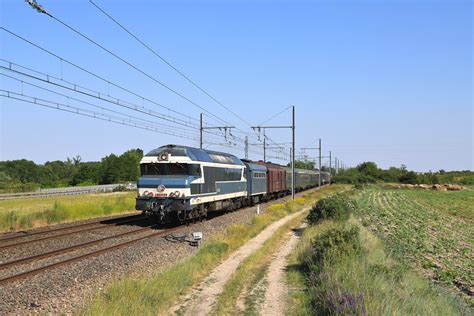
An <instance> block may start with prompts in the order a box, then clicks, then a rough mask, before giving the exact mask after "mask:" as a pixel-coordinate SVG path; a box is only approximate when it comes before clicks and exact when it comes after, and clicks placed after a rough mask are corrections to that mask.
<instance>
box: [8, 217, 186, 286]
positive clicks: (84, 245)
mask: <svg viewBox="0 0 474 316" xmlns="http://www.w3.org/2000/svg"><path fill="white" fill-rule="evenodd" d="M179 228H181V226H177V227H173V228H170V229H164V230H159V231H154V232H153V233H151V234H146V235H144V236H140V237H137V238H134V239H131V240H126V241H122V242H119V243H116V244H113V245H110V246H106V247H104V248H100V249H98V250H93V251H88V252H86V253H84V254H80V255H76V256H73V257H70V258H66V259H63V260H60V261H56V262H53V263H49V264H45V265H40V266H39V267H35V268H33V269H30V270H26V271H22V272H19V273H16V272H15V273H13V274H10V275H8V276H5V277H3V278H1V279H0V285H4V284H7V283H10V282H14V281H17V280H21V279H24V278H27V277H30V276H34V275H36V274H39V273H41V272H44V271H47V270H51V269H54V268H58V267H61V266H64V265H67V264H70V263H74V262H78V261H80V260H84V259H87V258H92V257H95V256H98V255H101V254H103V253H106V252H109V251H113V250H115V249H119V248H123V247H126V246H128V245H131V244H133V243H136V242H139V241H142V240H144V239H148V238H152V237H160V236H166V235H168V234H170V233H171V232H173V231H175V230H177V229H179ZM146 231H153V228H152V227H151V226H150V227H144V228H140V229H135V230H132V231H128V232H125V233H120V234H117V235H113V236H108V237H105V238H101V239H97V240H93V241H90V242H85V243H80V244H77V245H73V246H70V247H66V248H62V249H57V250H53V251H50V252H46V253H41V254H37V255H34V256H29V257H25V258H21V259H16V260H12V261H9V262H6V263H3V264H1V265H0V270H7V269H9V268H17V267H18V266H21V265H24V264H27V263H32V262H36V261H39V260H42V259H44V258H52V257H55V256H59V255H61V254H66V253H69V252H72V251H75V250H79V249H85V248H87V247H90V246H93V245H97V244H100V243H102V242H105V241H107V240H113V239H117V238H121V237H125V236H130V235H135V234H140V233H143V232H146Z"/></svg>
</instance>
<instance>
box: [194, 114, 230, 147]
mask: <svg viewBox="0 0 474 316" xmlns="http://www.w3.org/2000/svg"><path fill="white" fill-rule="evenodd" d="M199 117H200V119H199V148H201V149H202V145H203V144H204V141H203V132H204V130H205V129H219V130H224V133H225V137H226V139H227V130H231V129H232V128H235V126H210V127H204V120H203V114H202V113H201V115H200V116H199Z"/></svg>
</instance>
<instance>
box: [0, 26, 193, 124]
mask: <svg viewBox="0 0 474 316" xmlns="http://www.w3.org/2000/svg"><path fill="white" fill-rule="evenodd" d="M0 29H1V30H3V31H5V32H7V33H8V34H10V35H12V36H14V37H16V38H18V39H20V40H22V41H24V42H25V43H27V44H29V45H31V46H33V47H36V48H37V49H39V50H41V51H43V52H45V53H47V54H48V55H51V56H53V57H55V58H57V59H58V60H60V61H61V62H65V63H67V64H69V65H71V66H73V67H74V68H76V69H79V70H81V71H82V72H85V73H87V74H88V75H91V76H93V77H94V78H97V79H99V80H101V81H103V82H105V83H107V84H109V85H112V86H114V87H116V88H118V89H120V90H123V91H125V92H127V93H129V94H132V95H134V96H136V97H138V98H140V99H142V100H146V101H148V102H150V103H152V104H155V105H157V106H159V107H161V108H164V109H166V110H168V111H170V112H173V113H176V114H179V115H182V116H184V117H187V118H189V119H190V120H195V121H199V120H198V119H196V118H195V117H192V116H189V115H187V114H184V113H181V112H178V111H176V110H174V109H172V108H169V107H167V106H164V105H162V104H160V103H158V102H155V101H153V100H150V99H148V98H146V97H144V96H141V95H140V94H138V93H136V92H133V91H131V90H129V89H127V88H125V87H123V86H121V85H119V84H116V83H114V82H113V81H111V80H109V79H106V78H105V77H102V76H100V75H97V74H96V73H94V72H92V71H91V70H88V69H86V68H84V67H82V66H79V65H77V64H75V63H73V62H71V61H69V60H68V59H66V58H64V57H62V56H59V55H57V54H55V53H53V52H51V51H49V50H47V49H46V48H44V47H42V46H40V45H38V44H35V43H33V42H32V41H30V40H28V39H26V38H24V37H22V36H20V35H18V34H16V33H14V32H12V31H10V30H7V29H6V28H4V27H1V26H0ZM60 80H62V79H60Z"/></svg>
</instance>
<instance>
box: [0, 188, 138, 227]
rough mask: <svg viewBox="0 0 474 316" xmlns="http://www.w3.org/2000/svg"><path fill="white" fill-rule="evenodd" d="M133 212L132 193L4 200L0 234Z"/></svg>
mask: <svg viewBox="0 0 474 316" xmlns="http://www.w3.org/2000/svg"><path fill="white" fill-rule="evenodd" d="M134 209H135V193H134V192H129V193H110V194H94V195H76V196H58V197H49V198H35V199H18V200H6V201H0V231H9V230H10V231H11V230H20V229H27V228H32V227H40V226H46V225H51V224H57V223H63V222H69V221H76V220H83V219H90V218H94V217H101V216H107V215H113V214H120V213H126V212H130V211H132V210H134Z"/></svg>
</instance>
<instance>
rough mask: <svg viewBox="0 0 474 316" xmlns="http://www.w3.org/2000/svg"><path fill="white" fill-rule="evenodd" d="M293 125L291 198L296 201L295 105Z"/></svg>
mask: <svg viewBox="0 0 474 316" xmlns="http://www.w3.org/2000/svg"><path fill="white" fill-rule="evenodd" d="M292 109H293V111H292V112H293V124H291V126H292V127H291V131H292V132H293V140H292V143H293V144H292V148H293V155H292V156H291V197H292V199H293V200H294V199H295V106H294V105H293V107H292Z"/></svg>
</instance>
